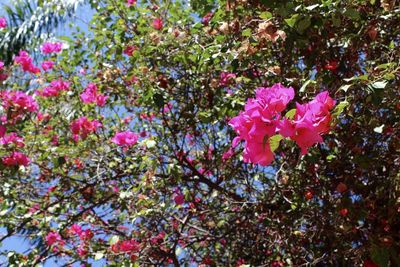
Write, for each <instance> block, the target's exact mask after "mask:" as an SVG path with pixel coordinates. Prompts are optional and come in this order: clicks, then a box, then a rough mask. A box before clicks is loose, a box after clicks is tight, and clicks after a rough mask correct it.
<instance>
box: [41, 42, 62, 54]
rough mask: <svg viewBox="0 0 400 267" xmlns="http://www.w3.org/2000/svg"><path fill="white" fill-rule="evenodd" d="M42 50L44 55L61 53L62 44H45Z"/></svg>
mask: <svg viewBox="0 0 400 267" xmlns="http://www.w3.org/2000/svg"><path fill="white" fill-rule="evenodd" d="M40 50H41V51H42V53H43V54H45V55H46V54H51V53H60V52H61V50H62V43H60V42H54V43H52V42H45V43H44V44H43V45H42V46H41V47H40Z"/></svg>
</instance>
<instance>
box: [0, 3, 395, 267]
mask: <svg viewBox="0 0 400 267" xmlns="http://www.w3.org/2000/svg"><path fill="white" fill-rule="evenodd" d="M98 2H99V3H93V5H92V7H93V8H94V9H96V14H95V16H94V18H93V20H92V22H91V29H90V32H89V33H82V32H77V33H76V34H73V36H70V37H62V38H61V37H60V39H62V40H63V41H64V42H66V43H68V46H69V48H68V49H64V50H63V51H62V53H60V54H58V55H52V56H50V58H47V59H48V60H52V61H54V62H55V66H54V68H53V70H50V71H47V72H42V74H40V75H33V74H26V73H23V72H21V71H20V67H19V66H16V65H11V66H9V67H6V68H5V69H4V70H3V71H4V72H7V74H8V75H9V77H8V78H7V79H6V80H5V81H3V82H2V84H1V85H0V88H1V90H21V91H25V92H28V93H30V94H31V93H32V92H34V91H35V90H37V89H42V88H43V87H46V86H47V85H48V84H49V83H50V82H52V81H54V80H57V79H60V78H62V79H63V80H65V81H68V82H69V83H70V90H69V91H67V92H61V93H60V95H58V96H56V97H47V98H46V97H41V96H38V95H36V96H35V99H36V100H37V102H38V103H39V111H40V112H41V113H42V114H44V119H43V117H42V118H41V119H38V116H37V115H35V114H30V115H29V116H27V117H26V118H25V119H24V120H23V121H20V122H19V123H18V124H17V125H16V126H15V127H14V129H13V131H14V132H17V134H18V135H19V136H23V137H24V139H25V140H24V142H25V147H24V148H23V150H24V152H25V154H27V155H28V156H29V157H30V159H31V161H32V162H31V164H30V165H29V166H27V167H23V166H21V167H9V166H3V165H0V179H1V180H2V183H3V186H2V188H1V189H0V197H1V203H0V204H1V211H0V225H1V226H2V227H5V228H6V229H7V233H6V234H5V235H4V236H3V237H1V241H2V242H3V243H6V242H7V240H9V238H10V237H13V236H20V235H22V236H24V237H25V238H28V239H29V240H30V241H31V242H32V246H31V247H30V249H29V250H28V251H26V252H25V253H16V252H9V253H6V254H7V255H6V256H7V257H8V262H9V264H10V265H12V264H14V266H17V265H26V266H35V265H36V264H38V263H41V262H46V261H48V260H49V259H57V260H59V261H60V265H61V264H73V263H77V262H79V263H81V264H84V265H86V266H90V262H92V261H93V260H104V261H106V264H107V266H121V265H122V264H125V265H127V266H129V265H131V264H132V265H133V264H134V263H136V264H140V265H146V264H148V265H167V264H173V265H175V266H179V265H182V264H186V263H187V264H190V263H194V264H204V265H218V266H220V265H221V266H231V265H246V264H249V265H251V266H261V265H264V266H301V265H307V264H311V265H316V264H322V265H343V266H346V265H354V266H357V265H360V264H364V265H365V266H396V265H400V258H399V257H398V255H399V251H400V236H399V232H398V229H400V219H399V218H400V216H399V212H400V172H399V170H400V157H399V150H400V132H399V131H400V130H399V129H400V127H399V122H400V101H399V99H400V95H399V94H400V93H399V90H398V88H399V85H400V84H399V77H400V76H399V73H400V66H399V63H400V62H399V58H400V55H399V53H400V52H399V51H400V49H399V42H400V40H399V39H400V25H399V23H398V21H399V17H400V8H399V7H398V6H396V1H384V0H381V1H373V0H369V1H362V0H358V1H334V0H322V1H317V0H312V1H311V0H310V1H300V0H293V1H273V0H259V1H258V0H238V1H230V0H218V1H217V0H215V1H211V0H208V1H185V0H176V1H138V2H137V3H136V4H129V5H128V4H127V2H125V1H119V0H103V1H98ZM210 12H211V13H210ZM204 17H205V18H206V19H201V18H204ZM155 20H157V23H154V21H155ZM155 24H157V25H155ZM3 30H4V29H3ZM5 30H6V29H5ZM0 34H3V32H0ZM47 57H49V56H47ZM226 72H228V73H234V74H235V77H234V78H233V79H232V80H230V81H229V82H228V83H227V82H221V77H222V76H221V74H222V73H226ZM277 82H280V83H282V84H284V85H286V86H292V87H293V88H294V89H295V91H296V96H295V101H297V102H300V103H304V102H305V101H307V100H310V99H312V98H313V97H314V96H315V95H316V94H317V93H318V92H321V91H328V92H329V94H330V95H331V96H332V97H333V98H335V99H336V101H337V106H336V108H335V110H334V111H333V123H332V127H331V132H330V133H328V134H326V135H325V136H324V142H323V143H320V144H318V145H316V146H313V147H312V148H310V149H309V152H308V154H306V155H304V156H302V155H301V152H300V150H299V148H298V147H297V146H296V145H295V144H294V142H285V143H280V142H279V141H280V140H276V142H275V144H274V147H275V149H276V148H277V147H278V146H279V151H282V153H281V154H277V155H276V158H275V161H274V162H273V163H272V164H271V166H268V167H261V166H257V165H252V164H245V163H244V162H243V160H242V157H241V151H240V150H241V149H240V147H239V148H236V149H235V150H233V151H232V153H231V155H230V156H229V157H225V156H224V155H225V154H224V153H225V152H227V151H228V150H229V149H230V148H231V141H232V140H233V138H234V137H235V133H234V132H233V131H232V129H230V127H229V126H228V123H227V122H228V121H229V119H230V118H232V117H234V116H236V115H238V113H239V112H240V111H241V110H243V105H244V103H245V102H246V100H247V99H248V98H249V97H252V96H253V95H254V90H255V88H257V87H263V86H264V87H268V86H270V85H272V84H274V83H277ZM89 83H94V84H96V85H97V87H98V91H99V92H100V93H102V94H104V95H105V96H106V97H107V100H106V103H105V105H104V106H97V105H96V104H95V103H83V102H82V101H81V98H80V94H82V92H84V90H85V88H86V87H87V85H88V84H89ZM291 108H294V106H293V107H289V109H291ZM291 115H294V114H287V116H289V117H290V116H291ZM82 116H86V117H87V118H88V119H90V120H97V121H99V122H100V123H101V124H102V127H100V128H98V129H97V131H95V132H93V133H91V134H89V135H88V136H87V137H86V138H83V139H81V140H74V138H73V133H72V132H71V130H70V125H71V123H72V122H73V121H75V120H76V119H78V118H80V117H82ZM127 130H129V131H132V132H135V133H137V134H138V135H139V136H140V137H139V141H138V143H137V144H136V145H134V146H132V147H125V148H121V147H118V146H116V145H115V144H114V143H113V142H111V139H112V137H113V136H114V135H115V133H117V132H121V131H127ZM55 136H56V138H55ZM55 139H56V141H55ZM4 155H6V150H5V148H4V147H2V146H0V157H3V156H4ZM74 224H78V225H79V226H81V227H82V228H83V229H86V230H88V229H90V231H91V232H92V233H93V235H90V237H83V238H82V237H81V236H79V237H78V236H77V235H74V234H73V233H72V232H71V227H72V226H73V225H74ZM49 233H50V236H49ZM55 233H58V234H59V236H58V235H56V234H55ZM46 237H47V239H46ZM52 237H54V240H57V242H55V243H54V242H50V243H49V242H46V240H49V239H50V238H52ZM57 244H58V245H57ZM78 247H79V248H82V249H81V250H77V248H78ZM82 250H84V252H82Z"/></svg>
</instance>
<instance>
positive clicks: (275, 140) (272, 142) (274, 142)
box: [269, 134, 283, 152]
mask: <svg viewBox="0 0 400 267" xmlns="http://www.w3.org/2000/svg"><path fill="white" fill-rule="evenodd" d="M282 139H283V136H282V135H280V134H277V135H274V136H272V137H271V138H270V139H269V146H270V147H271V151H272V152H274V151H275V150H277V149H278V147H279V143H280V141H281V140H282Z"/></svg>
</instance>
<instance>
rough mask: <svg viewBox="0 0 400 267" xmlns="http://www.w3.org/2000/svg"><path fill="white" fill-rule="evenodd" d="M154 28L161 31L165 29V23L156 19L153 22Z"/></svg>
mask: <svg viewBox="0 0 400 267" xmlns="http://www.w3.org/2000/svg"><path fill="white" fill-rule="evenodd" d="M153 28H154V29H156V30H158V31H159V30H161V29H162V28H163V21H162V19H160V18H156V19H154V20H153Z"/></svg>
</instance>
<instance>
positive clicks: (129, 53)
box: [124, 45, 137, 57]
mask: <svg viewBox="0 0 400 267" xmlns="http://www.w3.org/2000/svg"><path fill="white" fill-rule="evenodd" d="M136 50H137V47H136V46H133V45H128V46H127V47H126V48H125V49H124V54H125V55H127V56H130V57H131V56H132V55H133V52H135V51H136Z"/></svg>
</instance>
